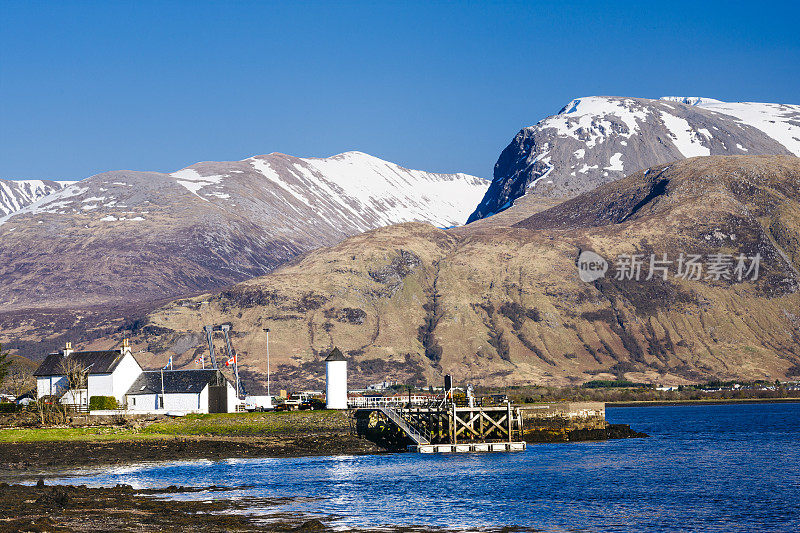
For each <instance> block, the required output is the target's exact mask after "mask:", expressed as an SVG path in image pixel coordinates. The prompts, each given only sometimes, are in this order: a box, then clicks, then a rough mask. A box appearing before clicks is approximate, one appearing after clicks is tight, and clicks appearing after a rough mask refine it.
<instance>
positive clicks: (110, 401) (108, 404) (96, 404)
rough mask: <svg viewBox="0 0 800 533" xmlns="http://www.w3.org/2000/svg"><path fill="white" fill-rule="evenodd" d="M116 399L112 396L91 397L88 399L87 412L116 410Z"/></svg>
mask: <svg viewBox="0 0 800 533" xmlns="http://www.w3.org/2000/svg"><path fill="white" fill-rule="evenodd" d="M118 408H119V406H118V405H117V399H116V398H114V397H113V396H92V397H91V398H89V410H91V411H99V410H105V409H118Z"/></svg>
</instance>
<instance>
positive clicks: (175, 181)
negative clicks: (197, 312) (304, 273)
mask: <svg viewBox="0 0 800 533" xmlns="http://www.w3.org/2000/svg"><path fill="white" fill-rule="evenodd" d="M488 185H489V183H488V181H486V180H484V179H481V178H477V177H475V176H469V175H466V174H436V173H430V172H423V171H419V170H410V169H406V168H403V167H400V166H398V165H395V164H393V163H389V162H387V161H383V160H381V159H378V158H376V157H372V156H370V155H367V154H364V153H360V152H347V153H343V154H339V155H336V156H333V157H330V158H325V159H316V158H308V159H303V158H298V157H292V156H289V155H285V154H278V153H273V154H269V155H264V156H256V157H252V158H249V159H245V160H243V161H229V162H203V163H197V164H195V165H192V166H190V167H187V168H184V169H182V170H179V171H176V172H173V173H170V174H163V173H156V172H134V171H115V172H107V173H104V174H98V175H96V176H92V177H90V178H87V179H85V180H82V181H80V182H75V183H74V184H72V185H69V186H67V187H65V188H64V189H62V190H60V191H57V192H55V193H53V194H50V195H48V196H45V197H42V198H39V199H38V200H37V201H35V202H33V203H31V204H30V205H28V206H26V207H23V208H22V209H20V210H17V211H15V212H13V213H11V214H9V215H6V216H3V217H0V255H2V256H3V257H4V258H8V260H7V261H5V262H4V263H3V264H0V278H2V279H3V281H4V290H3V293H2V296H1V297H0V301H2V302H3V303H5V304H13V305H16V306H26V305H39V304H41V305H45V304H48V305H50V304H53V303H54V302H60V303H63V302H68V301H74V300H77V301H82V302H84V303H87V302H105V301H109V300H126V299H131V298H132V299H138V300H142V299H148V298H149V299H153V298H161V297H167V296H175V295H179V294H186V293H189V292H196V291H198V290H207V289H211V288H215V287H220V286H224V285H227V284H230V283H232V282H236V281H241V280H244V279H247V278H250V277H253V276H256V275H259V274H263V273H265V272H268V271H270V270H271V269H273V268H275V267H276V266H278V265H280V264H282V263H284V262H286V261H288V260H289V259H291V258H293V257H295V256H296V255H298V254H300V253H303V252H306V251H308V250H311V249H313V248H316V247H319V246H324V245H331V244H334V243H336V242H338V241H340V240H342V239H344V238H345V237H348V236H350V235H354V234H356V233H360V232H363V231H366V230H370V229H375V228H378V227H381V226H385V225H389V224H395V223H400V222H411V221H422V222H430V223H431V224H434V225H436V226H440V227H447V226H453V225H459V224H463V223H464V222H465V220H466V218H467V216H468V215H469V213H470V211H471V210H472V209H473V208H474V206H475V205H476V204H477V202H479V201H480V199H481V197H482V196H483V195H484V193H485V191H486V189H487V187H488ZM42 242H46V243H47V246H38V245H36V244H37V243H42ZM56 264H58V265H59V267H58V268H54V267H53V265H56ZM32 280H36V281H35V283H31V281H32Z"/></svg>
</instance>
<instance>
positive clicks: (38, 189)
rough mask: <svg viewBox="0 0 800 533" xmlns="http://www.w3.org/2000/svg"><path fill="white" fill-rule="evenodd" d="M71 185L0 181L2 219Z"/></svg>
mask: <svg viewBox="0 0 800 533" xmlns="http://www.w3.org/2000/svg"><path fill="white" fill-rule="evenodd" d="M71 183H72V182H71V181H50V180H4V179H0V217H5V216H6V215H9V214H11V213H13V212H15V211H19V210H20V209H22V208H23V207H26V206H28V205H30V204H32V203H34V202H35V201H36V200H38V199H40V198H43V197H45V196H47V195H48V194H51V193H54V192H56V191H60V190H61V189H63V188H64V187H66V186H67V185H70V184H71Z"/></svg>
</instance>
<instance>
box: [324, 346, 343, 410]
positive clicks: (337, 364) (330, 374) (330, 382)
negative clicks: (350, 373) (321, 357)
mask: <svg viewBox="0 0 800 533" xmlns="http://www.w3.org/2000/svg"><path fill="white" fill-rule="evenodd" d="M325 399H326V402H327V407H328V409H347V359H345V358H344V355H342V352H341V351H340V350H339V348H334V349H333V350H332V351H331V353H330V354H328V357H326V358H325Z"/></svg>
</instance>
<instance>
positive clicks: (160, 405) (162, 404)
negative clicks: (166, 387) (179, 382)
mask: <svg viewBox="0 0 800 533" xmlns="http://www.w3.org/2000/svg"><path fill="white" fill-rule="evenodd" d="M158 407H159V409H163V408H164V397H163V396H159V397H158Z"/></svg>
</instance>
